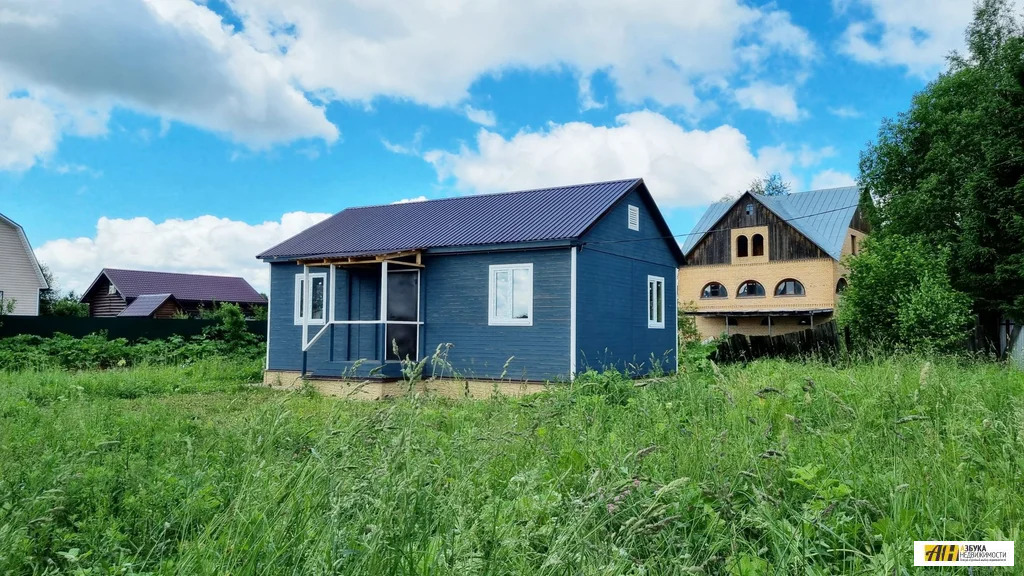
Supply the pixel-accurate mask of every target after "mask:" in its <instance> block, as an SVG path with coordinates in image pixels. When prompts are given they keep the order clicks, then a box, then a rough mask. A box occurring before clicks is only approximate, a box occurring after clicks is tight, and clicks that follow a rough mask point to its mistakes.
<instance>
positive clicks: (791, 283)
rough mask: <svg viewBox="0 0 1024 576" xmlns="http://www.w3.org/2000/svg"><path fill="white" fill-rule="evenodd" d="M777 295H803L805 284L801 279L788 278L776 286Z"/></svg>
mask: <svg viewBox="0 0 1024 576" xmlns="http://www.w3.org/2000/svg"><path fill="white" fill-rule="evenodd" d="M775 295H776V296H803V295H804V285H803V284H801V283H800V281H799V280H794V279H792V278H786V279H785V280H783V281H782V282H779V285H778V286H776V287H775Z"/></svg>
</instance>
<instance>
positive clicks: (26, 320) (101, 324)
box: [0, 316, 267, 341]
mask: <svg viewBox="0 0 1024 576" xmlns="http://www.w3.org/2000/svg"><path fill="white" fill-rule="evenodd" d="M245 323H246V326H247V327H248V329H249V331H250V332H252V333H253V334H256V335H258V336H261V337H263V338H266V336H267V322H266V320H246V322H245ZM217 324H218V321H217V320H199V319H191V318H190V319H181V320H173V319H167V320H165V319H156V318H68V317H63V316H4V318H3V319H2V320H0V338H7V337H10V336H17V335H19V334H28V335H32V336H42V337H44V338H49V337H50V336H53V335H54V334H56V333H58V332H61V333H63V334H67V335H69V336H74V337H76V338H81V337H82V336H87V335H89V334H94V333H96V332H106V333H107V336H108V337H109V338H124V339H126V340H131V341H134V340H139V339H142V338H146V339H149V340H158V339H162V338H168V337H170V336H183V337H186V338H187V337H189V336H197V335H199V334H202V333H203V330H204V329H206V328H208V327H210V326H216V325H217Z"/></svg>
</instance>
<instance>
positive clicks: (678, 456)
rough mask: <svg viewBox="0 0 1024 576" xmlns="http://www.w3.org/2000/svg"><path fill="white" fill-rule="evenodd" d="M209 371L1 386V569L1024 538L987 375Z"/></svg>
mask: <svg viewBox="0 0 1024 576" xmlns="http://www.w3.org/2000/svg"><path fill="white" fill-rule="evenodd" d="M191 369H193V370H195V372H193V373H191V374H184V373H183V374H179V373H178V372H177V371H174V370H172V369H164V368H142V369H132V370H129V371H122V372H106V373H80V374H68V373H58V372H52V373H51V372H40V373H15V374H6V375H2V376H0V381H2V382H0V384H2V386H0V573H8V572H9V573H47V572H49V573H58V572H65V573H73V572H75V571H79V573H86V574H88V573H96V574H108V573H162V574H214V573H216V574H226V573H231V574H328V573H330V574H627V573H632V574H695V573H707V574H730V573H731V574H851V573H864V574H883V573H884V574H892V573H893V572H894V570H895V571H896V572H897V573H902V572H903V571H904V570H910V569H911V568H910V566H911V564H912V549H911V544H912V541H913V540H920V539H1013V540H1018V541H1019V540H1020V536H1021V526H1022V524H1024V491H1022V490H1021V489H1020V486H1021V482H1022V480H1024V472H1022V466H1021V465H1022V457H1021V456H1020V454H1021V453H1022V450H1024V377H1022V376H1021V374H1020V373H1019V372H1012V371H1010V370H1008V369H1005V368H1002V367H999V366H996V365H991V364H981V363H978V364H974V363H960V362H954V361H942V360H940V361H936V362H934V363H931V362H925V361H923V360H920V359H915V358H900V359H893V360H877V361H874V362H871V363H863V364H857V365H852V366H849V367H843V368H840V367H835V366H830V365H825V364H816V363H810V364H797V363H788V362H781V361H765V362H756V363H753V364H750V365H748V366H745V367H741V366H732V367H724V368H721V369H720V370H719V369H718V368H716V367H710V368H709V369H708V370H703V371H699V372H691V373H685V374H682V375H679V376H675V377H671V378H666V379H660V380H656V381H649V382H646V383H640V384H642V385H640V386H637V385H634V383H633V382H632V381H629V380H626V379H623V378H621V377H618V376H616V375H587V376H585V377H583V378H581V379H580V380H578V381H577V382H576V383H575V384H573V385H571V386H570V385H564V386H558V387H553V388H552V389H551V390H550V392H548V393H545V394H542V395H538V396H534V397H530V398H525V399H508V398H505V399H494V400H489V401H477V402H471V401H462V402H455V401H446V400H441V399H430V398H423V397H418V398H405V399H400V400H396V401H392V402H387V403H355V402H346V401H341V400H335V399H331V398H321V397H318V396H316V395H315V394H309V393H297V394H282V393H274V392H269V391H266V390H264V389H258V388H252V387H248V386H243V385H242V383H243V382H245V381H247V380H249V379H250V378H248V376H249V374H248V373H247V371H248V370H250V369H251V368H246V367H244V366H243V367H236V368H231V367H230V366H227V365H222V366H216V365H209V366H205V367H203V365H202V364H197V367H195V368H191ZM1018 548H1020V546H1018ZM1017 563H1018V565H1020V564H1021V555H1020V554H1018V559H1017ZM935 572H936V573H942V572H940V571H935ZM949 573H954V572H952V571H950V572H949Z"/></svg>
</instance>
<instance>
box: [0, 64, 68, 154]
mask: <svg viewBox="0 0 1024 576" xmlns="http://www.w3.org/2000/svg"><path fill="white" fill-rule="evenodd" d="M59 141H60V128H59V123H58V120H57V117H56V115H54V113H53V112H52V111H51V110H50V109H49V108H47V107H46V106H45V105H43V104H42V103H40V102H38V101H36V100H33V99H32V98H29V97H27V96H12V95H11V94H10V93H8V92H7V91H5V90H3V86H2V84H0V170H27V169H28V168H31V167H32V165H34V164H35V163H36V162H38V161H40V160H45V159H46V158H47V157H49V156H50V155H51V154H53V152H54V150H56V149H57V143H58V142H59Z"/></svg>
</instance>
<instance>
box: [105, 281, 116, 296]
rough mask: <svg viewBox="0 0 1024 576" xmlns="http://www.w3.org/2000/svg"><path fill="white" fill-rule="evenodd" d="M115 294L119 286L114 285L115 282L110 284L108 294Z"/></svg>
mask: <svg viewBox="0 0 1024 576" xmlns="http://www.w3.org/2000/svg"><path fill="white" fill-rule="evenodd" d="M114 294H117V286H114V285H113V284H108V285H107V296H113V295H114Z"/></svg>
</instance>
